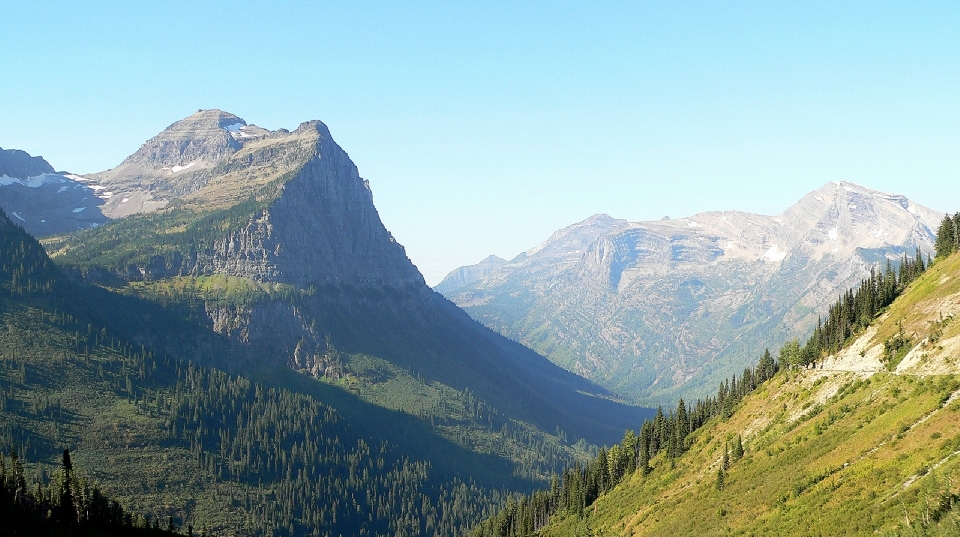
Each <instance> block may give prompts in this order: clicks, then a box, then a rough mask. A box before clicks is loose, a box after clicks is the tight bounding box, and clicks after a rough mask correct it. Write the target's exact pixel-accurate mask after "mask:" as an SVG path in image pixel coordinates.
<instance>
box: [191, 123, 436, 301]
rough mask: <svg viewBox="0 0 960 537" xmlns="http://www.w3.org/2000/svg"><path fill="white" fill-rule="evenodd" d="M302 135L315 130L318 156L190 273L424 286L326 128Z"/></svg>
mask: <svg viewBox="0 0 960 537" xmlns="http://www.w3.org/2000/svg"><path fill="white" fill-rule="evenodd" d="M300 130H314V131H315V132H316V134H317V142H316V154H315V155H314V156H313V157H312V158H310V159H309V160H308V161H307V162H306V163H304V164H303V166H302V167H300V168H299V169H298V170H297V171H296V172H295V173H294V174H293V177H292V178H291V179H290V180H288V181H286V182H285V183H283V185H282V187H281V193H280V195H279V197H278V198H277V199H276V200H275V201H274V202H273V203H271V204H270V205H269V207H268V208H266V209H265V210H263V211H260V212H258V213H257V214H255V215H253V216H252V217H251V218H250V220H249V222H248V223H247V225H246V226H244V227H242V228H240V229H237V230H234V231H232V232H230V234H229V235H228V236H227V237H226V238H225V239H223V240H222V241H218V242H217V244H216V247H215V249H214V252H213V253H212V255H211V256H210V258H209V259H206V260H201V261H200V262H199V263H198V266H197V267H196V269H195V270H194V271H193V272H195V273H198V274H205V273H221V274H230V275H235V276H242V277H246V278H251V279H254V280H258V281H272V282H280V283H288V284H293V285H299V286H304V285H308V284H340V283H347V284H353V285H375V286H393V287H405V286H409V285H423V277H422V276H421V275H420V273H419V272H418V271H417V270H416V268H415V267H414V266H413V264H412V263H411V262H410V260H409V259H408V258H407V256H406V253H405V251H404V249H403V247H402V246H400V245H399V244H398V243H397V242H396V241H395V240H394V239H393V236H392V235H390V233H389V232H388V231H387V230H386V228H385V227H384V226H383V223H382V222H381V221H380V216H379V214H378V213H377V210H376V208H375V207H374V205H373V195H372V193H371V191H370V185H369V183H368V182H367V181H365V180H363V179H361V178H360V175H359V173H358V171H357V167H356V166H355V165H354V164H353V162H351V161H350V158H349V156H347V154H346V152H345V151H343V149H341V148H340V146H338V145H337V144H336V143H335V142H334V141H333V139H332V138H331V137H330V132H329V131H328V130H327V128H326V126H325V125H323V124H322V123H319V122H317V123H309V124H305V125H304V126H302V127H301V129H300Z"/></svg>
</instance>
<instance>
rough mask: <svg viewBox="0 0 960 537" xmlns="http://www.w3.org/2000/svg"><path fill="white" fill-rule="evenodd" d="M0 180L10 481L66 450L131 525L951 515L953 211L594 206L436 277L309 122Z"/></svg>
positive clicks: (192, 132) (796, 522)
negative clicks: (91, 168)
mask: <svg viewBox="0 0 960 537" xmlns="http://www.w3.org/2000/svg"><path fill="white" fill-rule="evenodd" d="M0 172H2V173H0V177H3V179H2V181H0V208H2V210H0V319H2V325H0V326H2V330H0V449H2V450H3V452H4V453H11V454H12V453H16V454H17V455H18V457H19V459H18V460H20V461H25V466H24V467H25V472H26V475H28V476H29V481H30V483H31V484H33V485H36V487H37V490H38V491H39V490H48V491H49V490H55V489H56V488H57V487H61V488H62V487H64V485H63V477H62V476H63V475H64V473H63V472H62V471H61V470H58V468H59V466H58V464H59V461H60V460H61V456H62V454H63V452H64V450H65V449H66V450H69V452H70V454H71V456H72V458H73V460H74V461H75V464H76V467H77V469H78V470H77V475H78V476H79V479H82V481H83V483H95V484H96V486H97V487H99V488H100V489H102V491H103V493H104V494H106V495H108V496H109V497H110V498H116V500H117V501H118V502H119V503H118V505H122V506H123V509H125V510H126V512H128V513H136V516H135V517H132V518H130V521H131V522H130V524H128V527H131V528H132V527H133V526H134V525H137V526H138V527H139V528H140V529H143V530H150V531H152V530H153V526H150V523H149V521H151V520H152V521H154V525H156V524H157V523H158V521H168V523H169V525H170V527H171V528H173V529H174V530H176V529H178V528H179V529H180V530H181V532H182V531H183V528H192V529H193V530H195V531H197V532H202V533H206V534H208V535H209V534H213V535H271V536H273V535H276V536H291V537H292V536H299V535H321V536H330V537H333V536H339V535H370V536H378V535H379V536H387V535H411V536H412V535H440V536H453V535H465V534H473V535H476V536H478V537H479V536H488V535H496V536H505V537H506V536H521V535H523V536H526V535H544V536H546V535H647V534H651V535H661V534H665V535H690V534H703V535H713V534H717V535H719V534H730V533H733V534H743V535H749V534H764V535H778V534H780V535H797V534H807V530H808V529H809V524H810V523H811V522H810V521H811V520H815V521H816V522H815V525H816V528H817V531H818V532H820V534H823V535H837V534H851V535H854V534H864V533H875V532H879V533H884V532H886V533H887V534H891V535H895V534H905V533H908V532H917V533H918V534H930V535H937V534H945V535H946V534H950V533H949V532H950V531H952V529H953V528H955V527H956V525H955V524H956V523H957V514H956V511H955V510H954V507H953V505H954V503H955V502H956V500H957V498H958V494H960V490H958V489H957V488H956V485H955V482H954V478H955V475H956V469H957V465H958V464H960V462H958V460H960V456H958V455H957V454H958V452H960V451H958V450H960V436H958V435H960V430H958V428H957V425H956V424H957V423H960V421H958V420H957V412H958V408H960V399H958V398H960V380H958V375H957V374H958V370H957V363H956V360H957V359H958V358H957V356H958V352H960V332H958V331H960V323H955V322H954V318H955V316H957V315H960V301H958V298H957V297H958V295H960V287H958V286H960V257H958V255H952V256H951V255H950V254H951V253H952V252H953V251H955V250H956V249H957V248H956V246H957V244H956V243H957V237H958V236H960V233H958V232H957V230H960V227H958V226H957V225H956V224H957V223H960V222H956V223H955V220H957V219H956V218H954V219H950V218H946V219H944V215H943V214H941V213H938V212H936V211H932V210H930V209H927V208H925V207H923V206H920V205H917V204H915V203H913V202H911V201H910V200H908V199H907V198H905V197H903V196H898V195H892V194H885V193H881V192H877V191H873V190H870V189H867V188H865V187H862V186H859V185H855V184H853V183H830V184H827V185H825V186H824V187H822V188H821V189H819V190H817V191H815V192H811V193H810V194H809V195H807V196H805V197H804V198H803V199H802V200H801V201H800V202H798V203H797V204H796V205H794V206H793V207H791V208H789V209H788V210H787V211H785V212H784V213H782V214H780V215H778V216H775V217H767V216H761V215H751V214H746V213H738V212H733V211H728V212H716V213H701V214H697V215H694V216H692V217H689V218H683V219H673V220H670V219H667V220H662V221H657V222H627V221H625V220H617V219H614V218H612V217H609V216H606V215H597V216H594V217H591V218H590V219H588V220H586V221H584V222H581V223H579V224H575V225H573V226H570V227H567V228H565V229H562V230H560V231H558V232H556V233H555V234H554V235H553V236H552V237H551V238H550V239H549V240H548V241H546V242H544V243H543V244H541V245H540V246H538V247H535V248H533V249H531V250H528V251H527V252H525V253H523V254H521V255H520V256H518V257H516V258H515V259H512V260H504V259H501V258H498V257H495V256H491V257H488V258H487V259H485V260H484V261H483V262H481V263H480V264H478V265H474V266H469V267H462V268H461V269H458V270H456V271H454V272H453V273H451V275H450V276H449V277H448V278H447V279H446V280H444V282H443V283H441V284H440V285H438V286H437V288H436V289H435V290H434V289H430V288H429V287H427V285H426V283H425V281H424V278H423V276H422V275H421V274H420V272H419V271H418V270H417V268H416V267H415V266H414V265H413V263H412V262H411V261H410V259H408V257H407V255H406V251H405V250H404V248H403V246H401V245H400V244H399V243H398V242H397V240H396V239H395V238H394V237H393V235H392V234H391V233H390V232H389V231H388V230H387V229H386V227H385V226H384V225H383V223H382V222H381V220H380V217H379V214H378V212H377V209H376V207H375V206H374V203H373V193H372V191H371V188H370V184H369V183H368V182H367V181H366V180H364V179H363V178H362V177H361V176H360V174H359V170H358V168H357V166H356V165H355V164H354V163H353V162H352V161H351V160H350V157H349V156H348V155H347V153H346V151H344V150H343V149H342V148H341V147H340V146H339V145H337V143H336V142H334V140H333V138H332V136H331V134H330V131H329V130H328V129H327V127H326V125H324V124H323V123H321V122H319V121H308V122H304V123H302V124H300V126H299V127H298V128H296V129H294V130H286V129H277V130H273V131H271V130H268V129H264V128H261V127H257V126H255V125H252V124H248V123H247V122H246V121H245V120H243V119H241V118H239V117H238V116H235V115H233V114H230V113H227V112H223V111H220V110H199V111H197V112H196V113H195V114H192V115H191V116H189V117H187V118H184V119H182V120H179V121H177V122H175V123H173V124H172V125H170V126H169V127H168V128H167V129H165V130H164V131H162V132H161V133H159V134H157V135H156V136H155V137H153V138H151V139H150V140H148V141H147V142H145V143H144V144H143V145H142V146H141V148H140V149H139V150H138V151H137V152H135V153H134V154H132V155H130V156H129V157H128V158H126V159H125V160H123V162H121V163H120V164H119V165H118V166H116V167H115V168H112V169H110V170H106V171H103V172H100V173H95V174H86V175H83V176H78V175H74V174H69V173H66V172H56V171H54V168H53V166H51V165H50V164H48V163H46V162H45V161H43V159H39V158H38V157H31V156H30V155H29V154H27V153H24V152H22V151H12V150H4V151H3V152H0ZM81 208H82V210H79V211H78V210H77V209H81ZM78 215H80V216H78ZM951 233H952V234H951ZM951 248H952V249H951ZM934 254H935V255H934ZM858 286H859V287H858ZM440 292H442V293H443V295H441V294H440ZM444 295H445V296H444ZM446 297H449V299H448V298H446ZM838 297H840V298H839V299H838ZM461 308H462V309H461ZM811 334H812V335H811ZM525 345H526V346H525ZM766 349H769V350H766ZM771 350H772V352H771ZM540 353H542V354H540ZM548 358H549V359H548ZM718 386H719V389H718V388H717V387H718ZM658 407H659V408H658ZM665 409H666V410H665ZM0 488H2V487H0ZM67 488H69V487H67ZM3 490H4V491H6V490H7V489H6V488H3ZM77 490H78V492H77V494H78V495H80V494H81V492H80V491H81V489H80V488H78V489H77ZM47 494H48V496H51V497H50V498H49V499H48V500H46V501H49V502H50V505H51V506H57V505H60V504H59V503H58V502H61V503H62V502H63V501H64V500H62V498H60V499H56V498H53V497H52V493H47ZM4 505H6V504H4ZM0 507H3V506H0ZM52 509H53V508H51V513H53V512H54V511H53V510H52ZM58 512H59V511H58ZM891 513H893V514H891ZM75 516H76V517H79V515H75ZM58 517H59V518H58ZM54 519H56V520H58V521H59V520H62V519H63V517H62V516H61V515H57V516H56V517H55V516H53V515H50V517H48V520H47V522H49V523H53V522H50V521H53V520H54ZM77 519H78V520H79V518H77ZM134 519H136V521H137V522H136V523H134V522H133V520H134ZM47 522H45V523H47ZM58 523H59V522H58ZM951 524H954V526H951ZM156 529H157V530H158V531H159V528H156ZM924 532H925V533H924ZM938 532H940V533H938ZM54 534H56V532H54Z"/></svg>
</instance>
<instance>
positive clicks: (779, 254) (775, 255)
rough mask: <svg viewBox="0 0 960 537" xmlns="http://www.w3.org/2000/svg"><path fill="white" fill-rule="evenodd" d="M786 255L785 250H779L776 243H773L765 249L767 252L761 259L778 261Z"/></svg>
mask: <svg viewBox="0 0 960 537" xmlns="http://www.w3.org/2000/svg"><path fill="white" fill-rule="evenodd" d="M786 257H787V252H783V251H781V250H780V249H779V248H777V245H776V244H774V245H773V246H771V247H770V249H769V250H767V253H765V254H763V259H764V261H766V262H767V263H779V262H781V261H783V260H784V258H786Z"/></svg>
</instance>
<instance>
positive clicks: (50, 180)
mask: <svg viewBox="0 0 960 537" xmlns="http://www.w3.org/2000/svg"><path fill="white" fill-rule="evenodd" d="M65 182H66V180H65V179H64V178H63V176H62V175H58V174H54V173H45V174H42V175H36V176H33V177H27V178H26V179H18V178H16V177H10V176H9V175H3V176H0V186H10V185H12V184H19V185H23V186H25V187H27V188H40V187H41V186H43V185H47V184H55V183H65Z"/></svg>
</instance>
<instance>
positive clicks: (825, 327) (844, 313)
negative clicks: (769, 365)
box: [780, 249, 930, 366]
mask: <svg viewBox="0 0 960 537" xmlns="http://www.w3.org/2000/svg"><path fill="white" fill-rule="evenodd" d="M929 265H930V259H929V258H927V261H924V259H923V256H922V255H921V253H920V250H919V249H918V250H917V251H916V254H915V255H914V256H913V257H909V256H907V255H906V254H904V255H903V256H902V257H901V259H900V262H899V264H898V265H897V266H894V265H893V264H892V263H891V262H890V260H887V263H886V267H885V268H884V269H883V270H882V271H880V270H877V269H876V267H873V268H871V269H870V276H868V277H866V278H864V279H863V280H862V281H861V282H860V285H859V286H858V287H856V288H855V289H850V290H848V291H847V292H845V293H843V294H842V295H841V296H840V298H838V299H837V301H836V302H835V303H834V304H833V305H832V306H830V309H829V310H828V312H827V316H826V318H825V319H824V318H820V319H818V320H817V326H816V328H814V329H813V334H812V335H811V336H810V338H809V339H808V340H807V342H806V343H805V344H804V345H802V346H801V345H800V343H799V341H797V340H793V341H788V342H787V343H786V344H784V345H783V347H781V349H780V361H781V362H783V363H784V364H785V365H796V366H806V365H809V364H812V363H814V362H816V361H817V360H820V359H821V358H823V357H825V356H828V355H830V354H833V353H835V352H837V351H839V350H840V349H842V348H843V347H844V346H845V345H846V344H847V343H848V342H849V341H850V340H851V339H852V338H853V337H855V336H857V335H858V334H860V333H861V332H863V331H864V330H866V328H867V327H868V326H869V325H870V323H872V322H873V320H874V319H876V317H877V315H879V314H880V313H881V312H882V311H883V310H884V309H885V308H887V307H888V306H889V305H890V304H892V303H893V301H894V300H896V298H897V297H898V296H900V295H901V294H902V293H903V292H904V290H906V288H907V286H908V285H910V283H912V282H913V281H914V280H916V279H917V278H919V277H920V275H921V274H923V273H924V271H926V269H927V267H929Z"/></svg>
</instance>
